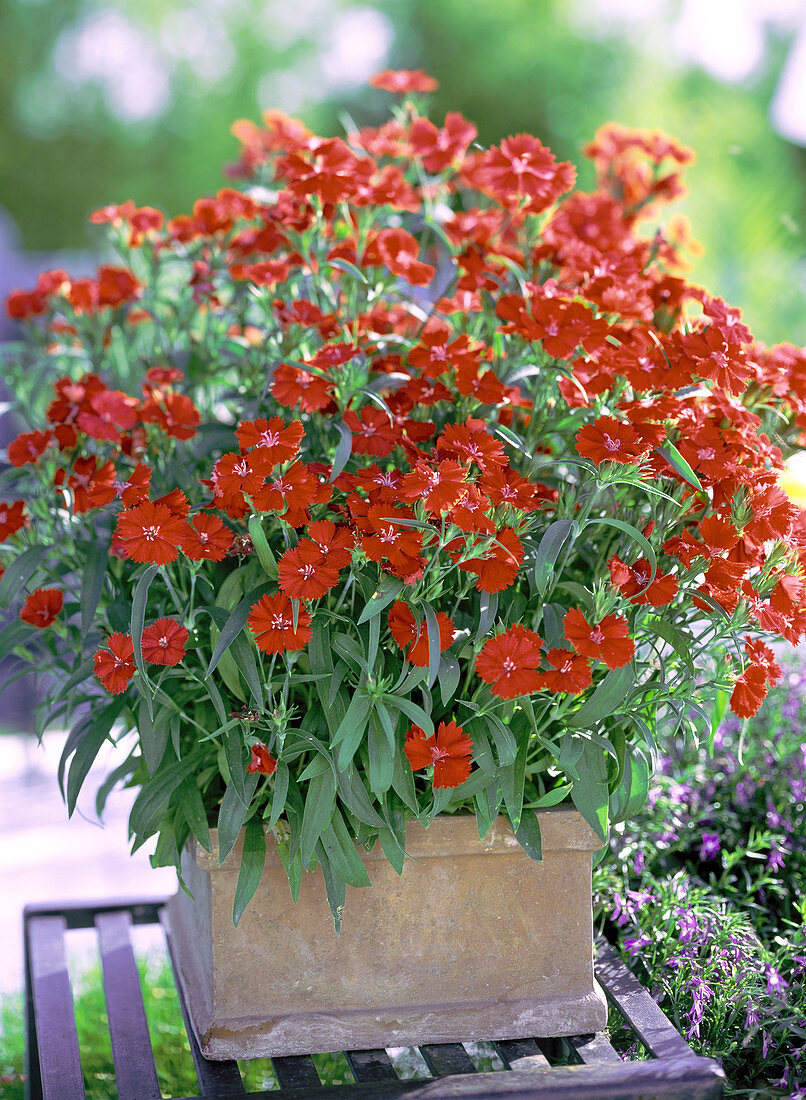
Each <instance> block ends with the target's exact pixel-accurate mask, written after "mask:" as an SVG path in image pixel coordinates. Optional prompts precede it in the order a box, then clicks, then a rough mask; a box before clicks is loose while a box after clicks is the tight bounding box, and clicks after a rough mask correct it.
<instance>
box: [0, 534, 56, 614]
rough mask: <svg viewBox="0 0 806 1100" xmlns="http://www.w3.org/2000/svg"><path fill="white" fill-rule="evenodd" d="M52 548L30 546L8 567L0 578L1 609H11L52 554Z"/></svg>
mask: <svg viewBox="0 0 806 1100" xmlns="http://www.w3.org/2000/svg"><path fill="white" fill-rule="evenodd" d="M51 549H52V548H51V547H50V546H30V547H29V548H28V549H27V550H23V552H22V553H21V554H19V555H18V556H17V557H16V558H14V560H13V561H11V562H9V563H8V565H7V566H6V571H5V573H4V574H3V576H2V578H0V607H2V608H7V607H10V606H11V604H12V602H13V601H14V600H15V599H16V598H17V597H18V596H20V595H22V590H23V588H24V587H25V586H26V584H27V583H28V581H29V580H30V579H31V577H33V575H34V573H36V571H37V569H38V568H39V567H40V565H41V564H42V563H43V561H44V560H45V558H46V557H47V556H48V554H50V552H51Z"/></svg>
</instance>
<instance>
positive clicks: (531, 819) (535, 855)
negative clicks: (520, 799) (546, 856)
mask: <svg viewBox="0 0 806 1100" xmlns="http://www.w3.org/2000/svg"><path fill="white" fill-rule="evenodd" d="M515 839H516V840H517V842H518V844H520V846H521V848H523V850H524V852H526V854H527V856H529V858H530V859H533V860H535V861H536V862H538V863H539V862H541V861H542V859H543V842H542V838H541V835H540V821H539V820H538V817H537V814H536V813H535V812H534V810H526V811H525V812H524V814H523V815H522V817H521V821H520V825H519V826H518V828H517V829H516V830H515Z"/></svg>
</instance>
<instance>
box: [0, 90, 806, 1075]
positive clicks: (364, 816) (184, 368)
mask: <svg viewBox="0 0 806 1100" xmlns="http://www.w3.org/2000/svg"><path fill="white" fill-rule="evenodd" d="M374 84H375V86H376V87H377V88H382V89H388V90H390V91H393V92H395V93H400V94H401V95H402V96H403V99H402V105H401V106H399V107H397V108H396V109H395V111H394V113H393V115H392V117H391V118H390V120H389V121H388V122H386V123H385V124H384V125H383V126H381V127H379V128H372V129H364V130H361V131H358V132H355V133H351V134H348V135H347V137H346V138H345V139H344V140H342V139H339V138H321V137H317V136H314V135H313V134H311V133H309V132H308V130H307V129H306V128H305V127H304V126H303V125H302V124H301V123H299V122H296V121H294V120H292V119H289V118H287V117H286V116H285V115H283V114H281V113H279V112H274V111H270V112H267V113H266V115H265V117H264V125H263V126H256V125H253V124H252V123H248V122H239V123H237V124H236V126H235V128H234V132H235V134H236V136H237V137H238V138H239V139H240V141H241V145H242V149H241V156H240V159H239V161H238V163H237V165H235V166H234V167H233V168H232V169H231V174H232V176H233V177H234V178H237V179H240V180H241V181H242V186H241V187H239V188H235V187H227V188H225V189H223V190H221V191H219V192H218V193H217V194H216V195H215V196H214V197H212V198H202V199H199V201H198V202H197V203H196V204H195V206H194V208H193V211H192V213H191V214H188V215H186V216H181V217H176V218H173V219H172V220H170V221H168V222H167V223H164V220H163V215H162V214H161V213H160V212H159V211H157V210H155V209H152V208H148V207H140V208H136V207H135V206H134V205H133V204H132V203H123V204H122V205H119V206H111V207H108V208H105V209H103V210H100V211H97V212H96V213H95V214H94V215H93V216H92V220H93V221H95V222H100V223H104V224H105V225H106V226H107V227H108V231H109V235H110V240H111V241H112V243H113V244H114V246H115V248H116V249H117V250H118V251H119V254H120V259H119V262H118V263H115V264H105V265H104V266H102V267H101V268H100V269H99V271H98V273H97V276H96V277H94V278H83V279H74V278H72V277H70V276H69V275H68V274H67V273H65V272H62V271H54V272H48V273H46V274H45V275H43V276H41V277H40V279H39V282H38V284H37V286H36V288H34V289H33V290H30V291H17V292H14V293H13V294H12V295H11V297H10V299H9V302H8V308H9V311H10V313H11V315H12V316H13V317H16V318H19V319H20V320H22V321H24V322H26V323H27V326H28V332H27V336H26V339H25V341H24V342H21V343H18V344H14V345H10V346H9V347H7V348H6V350H5V368H4V370H5V377H6V379H7V380H9V381H10V382H11V384H12V386H13V388H14V391H15V394H16V398H17V403H18V405H19V406H20V408H21V409H22V410H24V412H25V413H26V415H27V416H28V417H29V419H30V421H31V423H30V427H31V430H30V431H26V432H24V433H23V434H22V435H21V436H20V437H19V438H18V439H17V440H15V441H14V442H13V443H12V444H11V445H10V446H9V448H8V460H9V463H10V467H9V469H7V470H6V471H4V472H3V473H2V475H0V476H1V477H2V480H3V482H4V485H3V489H4V497H5V498H6V499H7V500H8V503H6V504H4V505H3V506H2V508H0V536H1V537H2V539H3V545H2V547H0V551H2V555H3V564H4V565H5V574H4V576H3V578H2V580H0V604H1V605H2V606H4V607H9V606H12V605H13V606H15V607H16V606H20V612H19V621H17V622H15V623H13V624H12V625H11V626H9V627H7V628H6V630H5V631H4V633H3V637H2V642H1V643H0V649H1V650H2V652H10V651H14V652H15V653H17V654H19V655H20V656H22V657H27V658H29V659H30V660H31V661H32V662H33V663H35V664H36V666H37V667H38V668H40V669H41V670H42V671H43V672H45V673H46V674H47V676H48V678H49V682H50V683H51V684H52V685H53V686H52V687H51V690H50V698H49V700H48V703H47V705H46V706H45V707H44V708H43V712H42V714H41V716H40V722H39V725H40V728H44V727H45V726H46V725H48V724H51V723H54V722H55V723H58V724H60V725H62V726H64V727H66V728H68V729H69V730H70V733H69V736H68V739H67V742H66V745H65V749H64V754H63V757H62V761H61V766H60V781H61V782H62V786H63V790H64V793H65V797H66V800H67V804H68V808H69V810H70V811H71V812H72V810H73V808H74V806H75V802H76V797H77V794H78V792H79V789H80V788H81V785H82V782H83V781H84V779H85V777H86V775H87V772H88V770H89V768H90V766H91V764H92V762H93V760H94V759H95V757H96V755H97V753H98V751H99V750H100V748H101V746H102V745H103V744H104V743H105V742H107V741H112V742H114V744H115V745H116V748H117V751H118V752H119V756H120V762H119V765H118V766H117V767H116V768H115V770H114V771H113V773H112V774H111V775H110V776H109V779H108V780H107V782H106V783H105V784H104V785H103V788H102V789H101V791H100V792H99V795H98V807H99V812H100V810H101V809H102V807H103V804H104V801H105V798H106V796H107V795H108V793H109V791H110V790H111V789H112V788H113V787H114V786H115V785H116V784H125V785H128V786H131V787H135V788H137V789H138V794H137V797H136V800H135V802H134V805H133V808H132V811H131V818H130V830H131V836H132V839H133V842H134V845H135V847H137V846H140V845H142V844H143V843H145V842H146V841H147V840H149V838H153V837H156V838H157V840H156V849H155V852H154V855H153V857H152V859H153V862H154V863H155V864H158V865H164V864H173V865H175V866H176V867H177V869H179V871H180V876H181V882H182V883H183V884H184V885H185V886H186V888H187V889H188V891H189V894H190V895H192V897H191V896H189V895H188V894H186V893H183V892H182V891H180V893H179V894H178V895H177V898H176V899H174V901H173V902H172V903H171V912H170V919H171V924H172V928H173V935H174V937H175V938H176V940H177V942H176V944H175V948H174V950H175V959H176V961H177V966H178V970H179V973H180V978H181V980H182V981H183V983H184V985H185V989H186V994H187V996H188V999H189V1001H190V1004H191V1011H192V1014H193V1016H194V1021H195V1026H196V1028H197V1030H198V1032H199V1035H200V1039H201V1041H202V1045H203V1047H204V1049H205V1051H206V1052H207V1053H208V1054H209V1055H211V1056H214V1057H215V1056H218V1057H222V1056H233V1055H237V1056H244V1055H245V1054H248V1053H252V1054H271V1053H275V1054H276V1053H293V1052H297V1051H301V1050H309V1049H312V1048H318V1049H324V1048H325V1047H329V1048H331V1049H332V1048H334V1047H341V1048H343V1047H345V1046H359V1047H360V1046H371V1045H373V1044H374V1043H377V1042H383V1041H385V1042H387V1043H388V1042H389V1041H391V1040H392V1039H394V1041H396V1042H407V1041H408V1042H413V1041H418V1040H423V1039H426V1038H428V1039H431V1041H436V1040H438V1039H443V1040H447V1039H460V1038H463V1037H464V1038H466V1037H467V1036H468V1034H470V1033H471V1032H472V1031H473V1030H474V1029H475V1028H476V1027H477V1026H479V1027H481V1029H482V1030H483V1031H484V1034H485V1035H487V1036H491V1037H492V1036H493V1035H495V1036H497V1037H507V1036H509V1037H515V1036H518V1035H526V1034H540V1033H541V1032H542V1033H544V1034H561V1033H566V1034H568V1033H573V1032H578V1031H584V1030H595V1029H596V1028H598V1027H600V1026H602V1025H603V1024H604V1020H605V1012H604V1002H603V999H602V998H601V993H600V991H598V989H597V988H596V987H595V983H594V981H593V971H592V961H591V956H592V952H591V946H592V944H591V906H590V865H591V853H592V852H593V851H594V850H596V849H598V848H600V847H601V846H602V845H603V843H604V840H605V837H606V835H607V831H608V824H609V822H610V821H614V820H619V819H623V818H625V817H626V816H629V815H631V814H632V813H634V811H635V810H636V809H637V808H638V807H639V806H640V805H641V804H642V803H643V801H644V799H645V797H646V794H647V788H648V781H649V777H650V775H651V772H652V768H653V763H654V760H655V756H656V752H657V747H656V746H657V745H658V744H659V743H660V744H663V743H665V742H666V741H667V740H668V739H669V738H671V737H674V736H676V735H677V734H678V733H679V732H681V731H684V732H686V733H687V734H689V735H691V736H694V737H698V738H701V739H702V738H708V737H710V736H711V731H712V729H713V728H714V726H715V724H716V723H718V721H719V718H720V717H721V715H722V714H723V713H724V711H725V709H726V708H727V707H728V706H730V707H731V708H732V709H733V711H734V712H735V713H736V714H737V715H739V716H741V717H743V716H747V715H750V714H752V713H754V711H755V710H756V709H757V707H758V706H759V704H760V702H761V700H762V698H763V697H764V695H765V693H766V691H767V685H768V684H769V683H771V682H773V681H774V680H775V678H776V677H777V676H778V675H779V670H778V668H777V665H776V664H775V660H774V656H773V652H772V650H771V649H770V648H769V646H768V645H767V644H766V643H765V641H763V640H762V639H763V638H764V637H767V638H770V637H775V636H778V635H783V636H784V637H786V638H788V639H790V640H795V639H796V638H797V637H798V636H799V634H800V631H801V628H802V626H803V624H804V614H806V603H805V602H804V585H803V580H802V576H801V572H802V571H801V556H802V554H803V552H804V547H805V546H806V542H805V541H804V539H806V528H804V525H803V518H802V517H803V513H802V512H801V511H800V510H799V509H797V508H796V507H794V505H792V504H791V503H790V501H789V500H788V498H787V496H786V494H785V493H784V492H783V491H782V490H781V489H780V488H779V487H778V486H777V478H778V474H779V471H780V470H781V468H782V456H783V452H784V451H787V452H788V451H791V450H792V449H793V448H794V447H795V446H796V445H797V441H798V435H799V432H800V429H801V428H802V427H803V426H806V420H805V419H804V417H806V408H804V404H803V401H804V397H802V396H799V395H801V394H804V383H803V380H804V378H806V358H804V356H803V354H802V353H801V352H800V351H798V350H796V349H794V348H792V347H791V346H788V345H782V346H780V347H776V348H772V349H765V348H763V347H761V346H759V345H758V344H757V343H755V342H754V341H753V338H752V335H751V333H750V332H749V330H748V329H747V327H746V326H745V325H744V324H743V323H742V321H741V318H740V315H739V313H738V311H737V310H735V309H732V308H731V307H729V306H727V305H726V304H725V303H724V302H723V301H721V300H720V299H718V298H715V297H712V296H711V295H709V294H708V293H706V292H705V291H704V290H702V289H700V288H697V287H694V286H691V285H689V284H688V283H687V282H686V281H685V279H684V277H683V270H684V255H685V251H686V247H687V245H688V240H687V237H686V233H685V230H684V227H683V226H682V224H681V223H680V222H679V221H675V220H674V219H670V220H669V221H668V222H667V223H666V224H663V223H659V222H658V211H659V208H660V206H661V204H662V203H664V202H666V201H668V200H669V199H672V198H674V197H676V196H677V195H679V194H680V193H681V190H682V188H681V183H680V174H679V173H680V168H681V166H682V165H684V164H686V163H687V162H688V161H689V160H690V159H691V155H690V153H689V152H688V151H687V150H685V149H682V148H681V147H680V146H678V145H677V144H676V143H675V142H673V141H671V140H669V139H668V138H665V137H663V136H662V135H659V134H649V133H643V132H630V131H625V130H622V129H620V128H619V127H616V126H608V127H605V128H604V129H603V130H602V131H600V133H599V134H598V135H597V137H596V140H595V141H594V142H593V144H592V145H591V146H590V147H589V149H588V150H587V153H588V155H589V156H591V157H592V158H593V161H594V164H595V167H596V171H597V177H598V186H597V188H596V190H595V191H593V192H592V193H581V192H574V191H572V188H573V185H574V180H575V171H574V168H573V167H572V166H571V165H570V164H567V163H559V162H557V160H556V159H555V157H554V156H553V154H552V153H551V152H550V151H549V150H548V149H547V148H545V147H544V146H543V145H542V144H541V142H540V141H539V140H538V139H537V138H535V137H531V136H529V135H524V134H521V135H517V136H514V137H509V138H506V139H505V140H503V141H502V142H501V143H500V144H498V145H494V146H492V147H491V148H488V149H485V148H482V147H480V146H479V145H478V144H477V143H476V130H475V128H474V126H473V125H472V123H470V122H468V121H467V120H466V119H464V118H463V117H462V116H461V115H459V114H457V113H451V114H448V115H447V117H446V118H445V120H444V121H442V122H432V121H431V120H429V119H428V118H427V117H426V115H425V113H424V96H425V95H426V94H427V93H428V91H429V90H431V89H433V87H434V86H435V85H434V82H433V81H432V80H431V78H429V77H427V76H426V75H425V74H423V73H416V72H415V73H408V72H402V73H401V72H398V73H389V72H387V73H383V74H380V76H379V77H377V78H376V79H375V80H374ZM541 839H542V851H541ZM563 849H564V850H565V854H563ZM543 855H544V856H545V858H544V859H542V856H543ZM491 866H492V867H493V869H492V870H491V869H490V867H491ZM465 873H466V874H465ZM278 874H280V875H281V876H282V877H283V878H285V877H286V876H287V879H288V882H289V883H290V891H287V890H286V889H285V888H283V889H282V890H281V889H278V887H277V881H276V880H277V875H278ZM467 876H469V877H467ZM370 883H373V884H374V885H372V886H371V887H370ZM367 887H369V889H365V888H367ZM348 888H349V889H348ZM326 900H327V902H329V905H330V909H331V910H332V913H333V916H334V918H335V925H336V928H338V927H339V925H341V934H340V935H339V934H337V931H336V930H334V928H333V925H332V924H331V926H330V928H329V929H328V928H327V921H328V920H329V917H328V916H327V913H326ZM295 902H297V904H296V905H295V904H294V903H295ZM250 903H251V904H250ZM247 906H248V908H247ZM233 918H234V924H233ZM234 925H237V926H238V927H237V928H236V927H234ZM362 950H363V954H362V953H361V951H362ZM412 956H420V957H421V964H422V965H421V968H420V969H419V970H415V969H414V968H413V965H414V964H413V963H412ZM261 961H262V962H263V963H264V964H265V965H266V966H268V971H263V972H261V971H259V970H258V964H259V963H260V962H261ZM225 979H229V980H230V981H231V982H232V983H233V984H232V987H231V988H229V989H228V988H226V987H225ZM373 983H374V984H373ZM474 1021H475V1023H474Z"/></svg>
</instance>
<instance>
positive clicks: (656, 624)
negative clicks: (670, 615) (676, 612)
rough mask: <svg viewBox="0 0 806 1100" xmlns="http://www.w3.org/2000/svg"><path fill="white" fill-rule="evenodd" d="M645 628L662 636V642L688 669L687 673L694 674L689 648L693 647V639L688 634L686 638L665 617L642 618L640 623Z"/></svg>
mask: <svg viewBox="0 0 806 1100" xmlns="http://www.w3.org/2000/svg"><path fill="white" fill-rule="evenodd" d="M641 625H642V627H644V628H645V629H646V630H649V631H650V632H651V633H652V634H657V635H658V637H659V638H663V640H664V642H668V643H669V645H670V646H671V647H672V649H673V650H674V651H675V653H676V654H677V656H678V657H679V658H680V660H681V661H682V662H683V664H684V665H685V666H686V668H687V669H688V672H689V675H690V676H693V675H694V662H693V661H692V659H691V650H692V649H693V648H694V639H693V638H692V637H691V636H690V635H689V637H688V638H686V636H685V635H684V634H683V633H682V632H681V631H679V630H678V629H677V627H676V626H673V625H672V623H670V622H667V621H666V619H654V618H647V619H644V621H643V623H642V624H641Z"/></svg>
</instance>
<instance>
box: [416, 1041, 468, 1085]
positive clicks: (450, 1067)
mask: <svg viewBox="0 0 806 1100" xmlns="http://www.w3.org/2000/svg"><path fill="white" fill-rule="evenodd" d="M417 1049H418V1050H419V1051H420V1053H421V1054H422V1056H423V1058H424V1059H425V1064H426V1065H427V1066H428V1068H429V1070H430V1071H431V1073H433V1075H434V1076H435V1077H449V1076H451V1074H454V1073H475V1072H476V1067H475V1066H474V1065H473V1060H472V1059H471V1057H470V1055H469V1054H468V1053H467V1051H466V1050H465V1048H464V1047H463V1046H462V1044H461V1043H439V1044H435V1043H427V1044H426V1045H425V1046H420V1047H418V1048H417Z"/></svg>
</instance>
